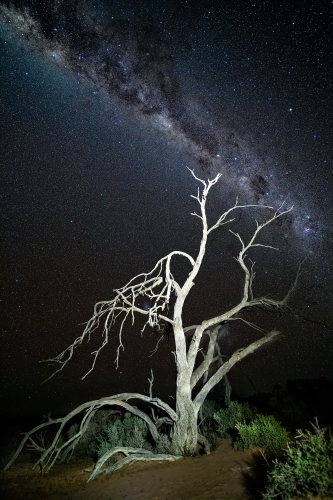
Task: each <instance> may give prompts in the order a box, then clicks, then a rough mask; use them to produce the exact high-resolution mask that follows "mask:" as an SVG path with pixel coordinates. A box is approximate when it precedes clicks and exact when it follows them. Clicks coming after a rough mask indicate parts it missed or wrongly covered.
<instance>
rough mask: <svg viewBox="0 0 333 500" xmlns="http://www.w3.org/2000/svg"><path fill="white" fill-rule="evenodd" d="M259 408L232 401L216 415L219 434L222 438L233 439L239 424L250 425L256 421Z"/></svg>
mask: <svg viewBox="0 0 333 500" xmlns="http://www.w3.org/2000/svg"><path fill="white" fill-rule="evenodd" d="M256 413H257V408H256V407H255V406H251V405H249V404H248V403H243V404H242V403H238V402H237V401H231V402H230V404H229V406H228V407H227V408H225V409H221V410H219V411H217V412H215V413H214V420H215V421H216V422H217V424H218V427H217V433H218V434H219V436H220V437H222V438H228V437H232V436H233V435H234V434H235V432H233V431H235V429H236V428H237V427H236V426H237V424H239V423H241V422H242V423H248V422H250V421H251V420H253V419H254V417H255V415H256Z"/></svg>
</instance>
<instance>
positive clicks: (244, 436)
mask: <svg viewBox="0 0 333 500" xmlns="http://www.w3.org/2000/svg"><path fill="white" fill-rule="evenodd" d="M236 429H237V430H238V432H239V435H240V436H239V438H237V440H236V441H235V444H234V447H235V449H236V450H247V449H249V448H254V447H256V446H258V447H261V448H265V449H266V450H267V451H268V452H270V453H273V454H274V455H276V454H277V453H278V452H279V451H280V450H281V449H282V448H284V447H285V446H286V445H287V442H288V433H287V431H286V429H285V428H284V427H282V426H281V425H280V424H279V422H278V421H277V420H275V418H274V417H273V415H261V414H258V415H256V417H255V418H254V420H253V421H252V422H251V423H250V424H248V425H247V424H245V423H241V422H240V423H238V424H236Z"/></svg>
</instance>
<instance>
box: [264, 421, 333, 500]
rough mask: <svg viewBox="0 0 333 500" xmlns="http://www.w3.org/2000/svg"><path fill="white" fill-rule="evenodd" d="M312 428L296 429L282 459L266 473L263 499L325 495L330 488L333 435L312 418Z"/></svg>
mask: <svg viewBox="0 0 333 500" xmlns="http://www.w3.org/2000/svg"><path fill="white" fill-rule="evenodd" d="M311 425H312V427H313V431H312V432H311V431H309V430H306V431H302V430H299V431H298V435H297V441H295V442H293V443H289V444H288V446H287V452H286V455H285V458H284V461H282V462H280V461H278V460H275V462H274V466H273V467H272V469H271V471H270V472H269V474H268V484H267V488H266V491H265V493H264V495H263V498H264V500H274V499H275V498H279V499H282V500H289V499H290V498H291V497H293V496H299V497H309V496H310V495H327V494H330V493H332V491H333V435H332V433H331V432H329V433H327V429H321V428H320V427H319V425H318V421H317V420H316V422H315V424H311Z"/></svg>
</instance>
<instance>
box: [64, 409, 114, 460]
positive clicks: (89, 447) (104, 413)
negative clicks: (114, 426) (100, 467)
mask: <svg viewBox="0 0 333 500" xmlns="http://www.w3.org/2000/svg"><path fill="white" fill-rule="evenodd" d="M116 418H117V415H116V414H114V411H113V410H100V411H98V412H97V413H96V415H94V417H93V418H92V419H91V420H90V423H89V426H88V429H87V430H86V432H85V433H84V434H83V436H82V437H81V438H80V440H79V442H78V443H77V445H76V447H75V450H74V454H75V455H76V456H88V457H91V458H93V457H94V455H95V452H96V451H95V448H96V436H98V435H100V434H101V432H102V430H103V429H104V428H105V427H106V426H108V425H111V423H112V422H113V421H114V420H115V419H116ZM79 427H80V426H79V424H78V423H74V424H73V425H71V427H70V428H69V429H68V433H67V435H68V438H69V439H70V438H71V437H73V436H75V434H76V433H77V432H78V430H79Z"/></svg>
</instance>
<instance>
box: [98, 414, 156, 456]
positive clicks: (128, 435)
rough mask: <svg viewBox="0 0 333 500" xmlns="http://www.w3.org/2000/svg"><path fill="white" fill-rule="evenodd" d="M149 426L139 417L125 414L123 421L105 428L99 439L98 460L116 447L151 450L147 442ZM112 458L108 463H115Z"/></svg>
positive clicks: (117, 420)
mask: <svg viewBox="0 0 333 500" xmlns="http://www.w3.org/2000/svg"><path fill="white" fill-rule="evenodd" d="M147 434H148V426H147V424H146V422H145V421H144V420H142V419H141V418H139V417H135V416H134V415H131V413H125V415H124V418H123V420H121V419H120V418H117V419H116V420H115V421H114V422H112V423H111V424H107V425H105V426H104V427H103V429H102V431H101V433H100V435H99V436H98V437H97V442H96V445H95V451H96V452H97V456H98V458H101V457H102V456H103V455H104V454H105V453H106V452H107V451H109V450H111V448H115V447H127V446H128V447H131V448H144V449H149V450H151V446H150V444H149V443H148V442H147V441H146V439H147ZM114 461H115V458H114V457H112V459H111V460H109V461H108V462H109V463H110V462H114Z"/></svg>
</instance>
